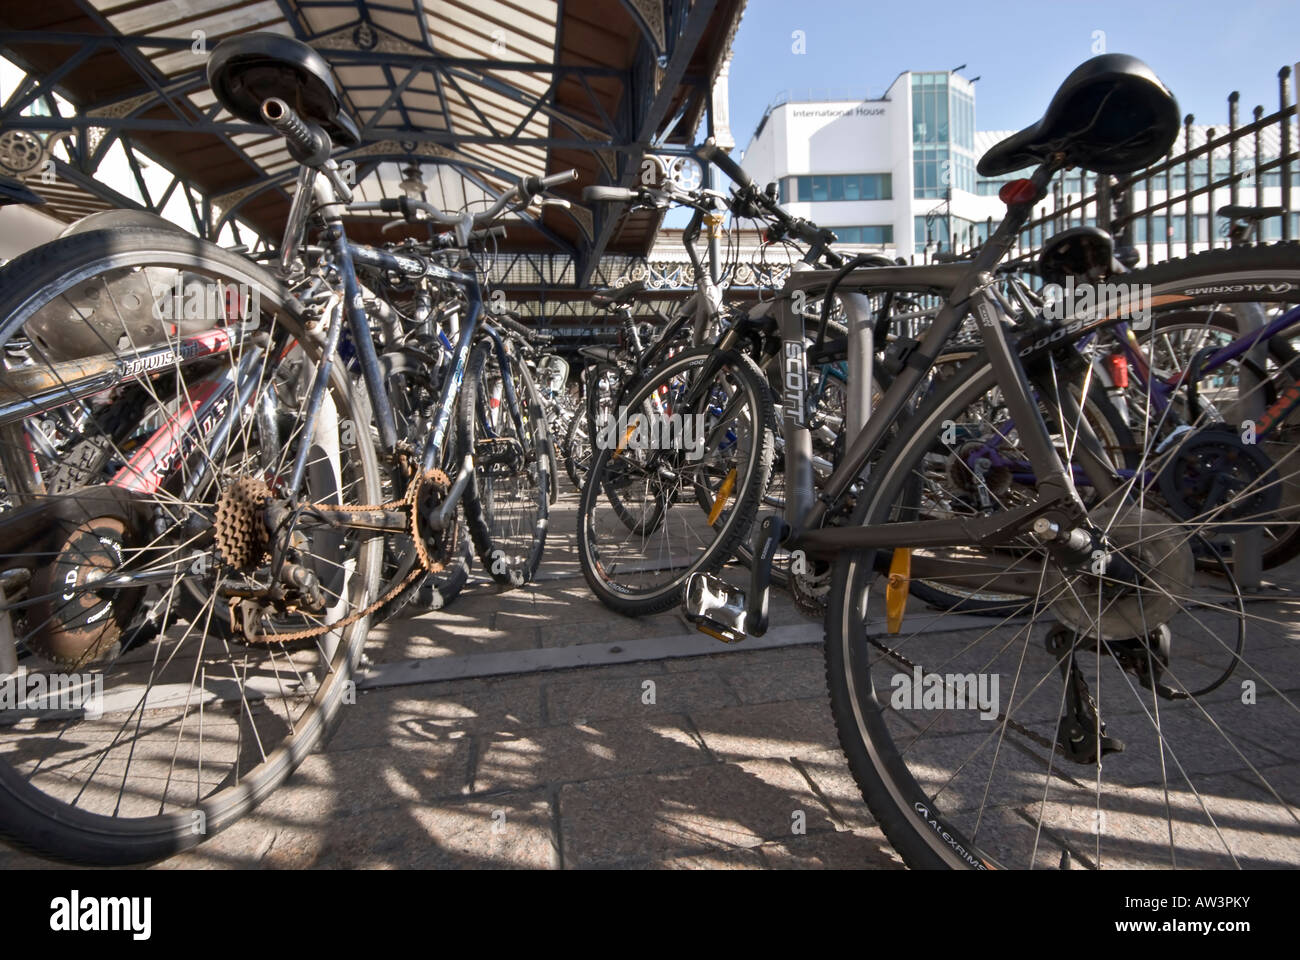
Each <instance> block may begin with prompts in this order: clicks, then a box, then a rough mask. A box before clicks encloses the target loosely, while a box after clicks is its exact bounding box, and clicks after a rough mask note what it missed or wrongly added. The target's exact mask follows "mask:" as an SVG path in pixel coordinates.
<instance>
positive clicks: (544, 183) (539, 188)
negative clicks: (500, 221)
mask: <svg viewBox="0 0 1300 960" xmlns="http://www.w3.org/2000/svg"><path fill="white" fill-rule="evenodd" d="M576 179H578V171H577V170H565V171H563V172H562V173H554V174H551V175H550V176H549V177H524V178H522V179H521V180H520V181H519V183H517V184H516V185H515V187H514V189H512V190H508V191H506V192H505V193H503V194H502V195H501V196H500V197H498V198H497V201H496V202H495V203H494V204H492V206H490V207H489V208H488V209H487V210H485V211H483V212H482V213H476V214H474V215H473V216H469V215H467V214H461V213H444V212H443V211H442V210H440V209H439V208H437V207H435V206H434V205H433V204H431V203H427V202H426V201H424V200H413V199H411V198H410V197H405V196H403V197H385V198H384V199H383V200H367V201H365V202H363V203H354V204H352V205H351V209H352V210H358V211H364V210H382V211H383V212H385V213H400V214H401V215H402V216H403V217H404V218H405V219H406V220H407V221H409V222H415V219H416V218H415V215H416V212H417V211H419V212H422V213H424V215H425V216H426V217H427V218H428V219H430V220H432V221H433V222H434V223H441V224H444V225H446V226H449V227H459V226H461V225H463V224H465V223H466V222H468V223H470V224H472V225H473V226H476V227H485V226H487V225H488V224H490V223H491V222H492V221H493V220H495V219H496V218H497V217H499V216H500V215H501V213H502V211H504V210H505V209H506V207H509V206H510V205H511V204H515V203H526V202H527V200H528V198H529V197H532V196H533V195H534V194H538V193H542V192H544V191H546V190H549V189H550V188H551V187H557V186H559V185H560V184H562V183H569V182H571V181H573V180H576ZM469 235H470V236H473V234H469Z"/></svg>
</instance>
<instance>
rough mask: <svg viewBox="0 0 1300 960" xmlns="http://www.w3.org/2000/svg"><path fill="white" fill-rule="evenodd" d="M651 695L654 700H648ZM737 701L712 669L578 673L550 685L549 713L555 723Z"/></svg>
mask: <svg viewBox="0 0 1300 960" xmlns="http://www.w3.org/2000/svg"><path fill="white" fill-rule="evenodd" d="M647 683H653V684H654V686H653V688H647V687H646V684H647ZM651 697H652V699H653V702H647V698H651ZM737 703H739V701H738V700H737V698H736V695H735V694H734V693H732V691H731V689H730V688H729V687H728V686H727V684H726V683H724V682H723V679H722V677H720V676H719V675H718V674H717V673H715V672H713V671H703V672H700V673H673V674H654V675H651V674H643V675H640V676H638V675H636V674H630V675H627V676H623V677H617V678H611V677H602V678H599V679H595V678H592V679H588V678H586V677H583V676H578V677H575V678H573V679H565V680H553V681H551V682H549V683H547V684H546V712H547V718H548V720H549V722H551V723H567V722H569V721H577V720H584V719H585V720H600V719H605V718H608V717H620V716H627V717H640V716H657V715H659V714H663V713H678V714H681V713H693V712H695V711H697V710H716V709H718V708H719V707H728V706H735V705H736V704H737Z"/></svg>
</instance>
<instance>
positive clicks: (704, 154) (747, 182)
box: [699, 137, 754, 188]
mask: <svg viewBox="0 0 1300 960" xmlns="http://www.w3.org/2000/svg"><path fill="white" fill-rule="evenodd" d="M699 154H700V157H701V159H703V160H706V161H708V162H710V163H712V164H713V165H714V166H716V167H717V168H718V169H719V170H721V171H722V172H723V173H725V174H726V175H727V176H729V177H730V178H731V179H732V180H733V181H735V183H736V186H738V187H742V188H743V187H752V186H753V185H754V181H753V180H751V179H749V174H747V173H746V172H745V171H744V170H742V169H741V168H740V164H738V163H737V162H736V161H735V160H732V159H731V155H730V154H728V153H725V152H724V151H723V150H722V148H721V147H719V146H718V141H716V140H714V139H713V138H712V137H709V139H707V140H705V141H704V143H703V144H702V145H701V146H700V150H699Z"/></svg>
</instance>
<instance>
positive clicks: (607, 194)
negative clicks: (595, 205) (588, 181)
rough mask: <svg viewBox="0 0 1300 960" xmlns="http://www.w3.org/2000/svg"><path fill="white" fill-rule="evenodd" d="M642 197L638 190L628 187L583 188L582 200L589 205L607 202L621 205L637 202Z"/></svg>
mask: <svg viewBox="0 0 1300 960" xmlns="http://www.w3.org/2000/svg"><path fill="white" fill-rule="evenodd" d="M640 196H641V194H640V193H638V192H637V191H636V190H629V189H627V188H626V187H598V186H592V187H583V188H582V199H583V200H586V201H587V202H588V203H591V202H599V201H606V202H609V203H620V202H624V203H625V202H628V201H632V200H636V199H638V198H639V197H640Z"/></svg>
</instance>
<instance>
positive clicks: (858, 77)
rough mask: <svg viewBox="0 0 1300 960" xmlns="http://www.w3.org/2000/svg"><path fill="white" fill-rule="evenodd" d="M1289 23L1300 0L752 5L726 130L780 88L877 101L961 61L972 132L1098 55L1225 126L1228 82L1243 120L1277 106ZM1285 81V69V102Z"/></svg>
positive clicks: (818, 0)
mask: <svg viewBox="0 0 1300 960" xmlns="http://www.w3.org/2000/svg"><path fill="white" fill-rule="evenodd" d="M1297 27H1300V0H1215V2H1210V0H1122V2H1121V0H1088V2H1083V3H1080V2H1069V0H1036V2H1025V0H988V2H986V3H978V2H971V0H965V2H953V0H923V2H915V0H912V2H909V0H891V2H888V3H884V2H880V0H856V2H851V0H798V2H792V0H749V4H748V6H747V8H746V10H745V15H744V18H743V19H742V20H741V24H740V28H739V30H738V31H737V33H736V38H735V44H734V48H733V49H734V51H735V57H734V59H733V61H732V65H731V132H732V135H733V136H734V137H735V138H736V146H737V148H738V151H737V152H739V151H740V150H743V149H744V148H745V146H746V145H747V144H748V143H749V140H750V137H751V135H752V134H753V132H754V128H755V127H756V126H757V125H758V121H759V119H760V118H761V117H762V116H763V111H764V109H765V108H766V107H767V106H768V104H770V103H771V102H772V100H773V99H774V98H775V97H776V96H777V94H779V93H780V92H781V91H783V90H786V89H791V90H793V91H794V92H795V93H796V95H797V96H799V97H806V93H803V94H800V93H799V91H807V90H808V88H810V87H811V88H813V89H814V91H815V92H821V91H826V90H827V89H828V88H835V91H834V95H835V96H845V95H847V94H848V93H849V91H852V92H853V94H854V95H855V96H862V97H866V96H870V97H880V96H882V95H883V94H884V92H885V90H886V89H887V88H888V86H889V84H890V83H892V82H893V80H894V78H895V77H897V76H898V74H899V73H900V72H902V71H904V70H949V69H953V68H956V67H958V66H959V65H961V64H963V63H964V64H966V65H967V67H966V69H965V70H963V71H962V74H963V75H964V76H966V77H967V78H974V77H979V78H980V79H979V81H978V82H977V83H976V84H975V124H976V128H977V129H980V130H1003V129H1019V128H1021V127H1024V126H1027V125H1029V124H1030V123H1032V122H1034V121H1035V120H1037V119H1038V118H1039V117H1040V116H1041V115H1042V112H1043V110H1044V109H1046V107H1047V103H1048V101H1049V100H1050V99H1051V96H1052V93H1053V92H1055V90H1056V88H1057V86H1059V85H1060V83H1061V81H1062V80H1064V79H1065V77H1066V76H1067V75H1068V74H1069V72H1070V71H1071V70H1072V69H1073V68H1074V67H1076V66H1077V65H1078V64H1080V63H1082V62H1083V61H1084V60H1087V59H1088V58H1089V57H1091V56H1093V55H1094V54H1095V53H1128V54H1132V55H1133V56H1136V57H1139V58H1141V59H1143V60H1145V61H1146V62H1147V63H1148V64H1150V65H1151V67H1152V68H1153V69H1154V70H1155V72H1156V73H1157V74H1158V75H1159V76H1160V78H1161V79H1162V80H1164V82H1165V85H1166V86H1167V87H1169V89H1170V90H1172V91H1173V93H1174V95H1175V96H1176V97H1177V98H1178V103H1179V106H1180V107H1181V108H1182V112H1183V113H1184V114H1187V113H1193V114H1195V115H1196V120H1197V122H1198V123H1211V124H1222V125H1224V126H1225V127H1226V125H1227V118H1228V112H1227V111H1228V106H1227V96H1228V94H1229V92H1231V91H1232V90H1238V91H1240V92H1241V110H1240V113H1241V117H1242V118H1243V121H1245V120H1248V119H1249V118H1250V111H1251V109H1252V108H1253V107H1254V106H1255V104H1257V103H1258V104H1263V106H1264V110H1265V114H1266V115H1267V114H1269V113H1272V112H1273V111H1275V110H1276V109H1277V103H1278V100H1277V83H1278V81H1277V71H1278V68H1280V67H1282V66H1283V65H1290V66H1292V68H1293V69H1294V65H1295V62H1296V61H1297V60H1300V29H1297ZM796 30H801V31H803V41H804V45H805V49H806V52H805V53H803V54H796V53H794V52H793V47H794V45H795V43H796V40H795V39H794V38H793V37H792V35H793V34H794V32H795V31H796ZM1098 31H1100V34H1099V33H1098ZM1099 43H1104V45H1105V46H1104V49H1096V50H1094V47H1095V46H1097V45H1098V44H1099ZM1294 89H1295V87H1294V78H1293V79H1292V100H1293V102H1294V96H1295V93H1294ZM839 91H843V92H839Z"/></svg>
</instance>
